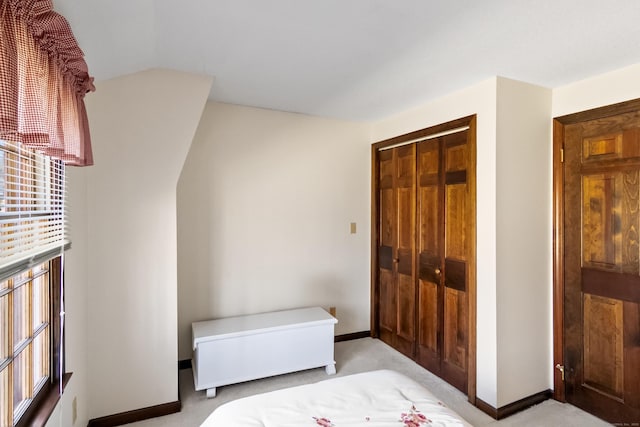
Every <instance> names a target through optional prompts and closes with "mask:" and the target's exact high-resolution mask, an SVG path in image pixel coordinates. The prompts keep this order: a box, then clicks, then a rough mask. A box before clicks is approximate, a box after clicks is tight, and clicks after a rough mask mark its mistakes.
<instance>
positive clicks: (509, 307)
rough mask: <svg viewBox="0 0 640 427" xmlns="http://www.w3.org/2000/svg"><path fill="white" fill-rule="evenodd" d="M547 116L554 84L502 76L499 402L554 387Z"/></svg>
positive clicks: (499, 122)
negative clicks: (525, 81)
mask: <svg viewBox="0 0 640 427" xmlns="http://www.w3.org/2000/svg"><path fill="white" fill-rule="evenodd" d="M550 116H551V90H550V89H547V88H543V87H539V86H535V85H531V84H527V83H523V82H519V81H515V80H510V79H506V78H502V77H499V78H498V97H497V132H496V141H497V149H496V154H497V162H496V167H497V176H496V188H497V190H496V195H497V199H496V202H497V209H496V223H497V224H498V226H497V228H496V233H497V235H496V249H497V250H496V260H497V262H496V296H497V303H496V309H497V361H498V367H499V369H498V372H497V373H498V384H497V391H498V397H497V406H495V407H496V408H500V407H502V406H505V405H507V404H509V403H512V402H515V401H517V400H520V399H522V398H525V397H528V396H531V395H533V394H536V393H539V392H541V391H544V390H548V389H552V388H553V381H552V377H551V369H550V367H551V366H552V358H551V354H552V331H551V322H550V321H551V306H550V305H549V300H550V298H551V285H550V284H551V283H552V282H551V280H552V269H551V265H552V264H551V263H552V253H551V251H552V231H553V227H552V225H551V201H552V191H551V190H552V188H551V144H550V142H549V135H550V133H551V120H550V119H549V118H550ZM478 200H479V204H478V206H479V207H480V206H481V205H480V199H478ZM478 346H479V347H480V346H481V341H480V340H478Z"/></svg>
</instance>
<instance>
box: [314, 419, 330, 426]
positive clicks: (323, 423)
mask: <svg viewBox="0 0 640 427" xmlns="http://www.w3.org/2000/svg"><path fill="white" fill-rule="evenodd" d="M313 419H314V420H315V421H316V424H318V425H319V426H322V427H335V424H334V423H332V422H331V420H330V419H328V418H324V417H323V418H318V417H313Z"/></svg>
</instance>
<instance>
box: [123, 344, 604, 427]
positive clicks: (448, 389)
mask: <svg viewBox="0 0 640 427" xmlns="http://www.w3.org/2000/svg"><path fill="white" fill-rule="evenodd" d="M335 359H336V368H337V371H338V372H337V374H336V376H344V375H349V374H355V373H359V372H365V371H372V370H376V369H393V370H395V371H398V372H400V373H403V374H405V375H407V376H408V377H410V378H413V379H414V380H416V381H418V382H419V383H421V384H423V385H424V386H426V387H427V388H428V389H429V390H431V392H432V393H433V394H434V395H436V396H437V397H438V398H439V399H440V400H441V401H442V402H443V403H445V404H446V405H447V406H449V407H450V408H452V409H453V410H455V411H456V412H457V413H458V414H460V415H461V416H462V417H463V418H465V419H466V420H467V421H468V422H470V423H471V424H473V425H474V426H475V427H485V426H486V427H493V426H495V427H507V426H512V427H516V426H517V427H537V426H563V427H578V426H580V427H604V426H610V424H608V423H606V422H604V421H602V420H600V419H598V418H596V417H594V416H592V415H590V414H588V413H586V412H584V411H582V410H580V409H578V408H576V407H575V406H571V405H568V404H563V403H560V402H557V401H555V400H547V401H545V402H542V403H540V404H538V405H535V406H533V407H531V408H529V409H527V410H525V411H521V412H519V413H517V414H514V415H512V416H510V417H507V418H504V419H502V420H500V421H496V420H495V419H493V418H491V417H490V416H488V415H487V414H485V413H484V412H482V411H480V410H479V409H477V408H476V407H474V406H472V405H471V404H470V403H469V402H467V399H466V396H465V395H464V394H462V393H461V392H460V391H458V390H457V389H455V388H453V387H452V386H451V385H449V384H447V383H446V382H444V381H442V380H441V379H440V378H438V377H436V376H435V375H433V374H431V373H430V372H429V371H427V370H425V369H423V368H422V367H421V366H419V365H418V364H416V363H415V362H413V361H412V360H411V359H409V358H407V357H405V356H404V355H402V354H400V353H399V352H397V351H396V350H394V349H393V348H391V347H389V346H387V345H386V344H384V343H383V342H382V341H380V340H377V339H371V338H362V339H357V340H352V341H344V342H339V343H336V345H335ZM179 375H180V377H179V383H180V396H181V399H182V411H181V412H179V413H176V414H172V415H167V416H164V417H159V418H154V419H150V420H146V421H140V422H137V423H133V424H129V426H135V427H169V426H181V427H191V426H193V427H198V426H199V425H200V424H201V423H202V422H203V421H204V420H205V418H206V417H207V416H208V415H209V414H210V413H211V412H212V411H213V410H214V409H215V408H217V407H218V406H220V405H221V404H223V403H225V402H229V401H231V400H235V399H238V398H241V397H245V396H250V395H253V394H257V393H265V392H268V391H272V390H278V389H282V388H286V387H292V386H296V385H301V384H308V383H312V382H317V381H322V380H325V379H328V378H334V377H335V376H332V377H328V376H327V375H326V373H325V371H324V368H318V369H311V370H307V371H302V372H297V373H293V374H286V375H279V376H276V377H271V378H264V379H260V380H255V381H249V382H245V383H241V384H233V385H228V386H224V387H219V388H218V389H217V396H216V397H215V398H213V399H207V398H206V396H205V392H204V391H198V392H197V391H195V390H194V387H193V376H192V372H191V370H190V369H183V370H181V371H180V372H179ZM230 427H232V426H230Z"/></svg>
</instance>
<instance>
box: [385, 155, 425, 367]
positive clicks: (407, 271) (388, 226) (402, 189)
mask: <svg viewBox="0 0 640 427" xmlns="http://www.w3.org/2000/svg"><path fill="white" fill-rule="evenodd" d="M415 170H416V163H415V144H412V145H407V146H403V147H397V148H392V149H388V150H384V151H382V152H380V154H379V173H378V176H379V182H378V188H379V196H378V200H379V203H380V206H379V208H378V211H379V220H380V223H379V236H378V241H379V248H378V265H379V271H378V280H379V283H380V289H379V292H380V307H379V309H380V314H379V316H380V331H379V333H380V339H382V340H383V341H384V342H386V343H387V344H389V345H391V346H392V347H394V348H396V349H398V350H399V351H401V352H402V353H404V354H405V355H407V356H409V357H413V354H414V343H415V305H416V304H415V272H414V262H413V260H414V240H415Z"/></svg>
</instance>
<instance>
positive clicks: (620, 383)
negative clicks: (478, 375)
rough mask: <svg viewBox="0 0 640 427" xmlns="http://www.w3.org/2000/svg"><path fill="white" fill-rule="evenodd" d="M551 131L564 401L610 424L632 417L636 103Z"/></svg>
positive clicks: (638, 149)
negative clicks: (557, 196)
mask: <svg viewBox="0 0 640 427" xmlns="http://www.w3.org/2000/svg"><path fill="white" fill-rule="evenodd" d="M558 129H560V132H563V140H564V182H563V190H562V192H563V194H564V200H563V207H564V219H563V231H564V247H563V248H562V254H561V259H563V262H564V267H563V272H562V274H563V279H564V282H563V285H564V296H563V314H564V315H563V322H564V326H563V330H562V331H561V333H562V335H563V338H564V339H563V348H562V354H563V365H564V378H565V381H564V393H565V397H566V401H567V402H569V403H571V404H573V405H575V406H578V407H580V408H582V409H584V410H586V411H588V412H591V413H593V414H594V415H596V416H598V417H600V418H603V419H605V420H607V421H609V422H612V423H638V422H640V310H639V308H640V306H639V303H640V246H639V244H640V111H636V112H628V113H623V114H618V115H614V116H608V117H604V118H599V119H592V120H587V121H581V122H577V123H571V124H567V125H566V126H564V127H560V128H558V125H556V133H558V132H559V131H558ZM559 364H560V363H559ZM625 425H633V424H625Z"/></svg>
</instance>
